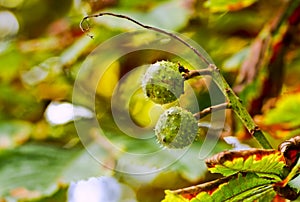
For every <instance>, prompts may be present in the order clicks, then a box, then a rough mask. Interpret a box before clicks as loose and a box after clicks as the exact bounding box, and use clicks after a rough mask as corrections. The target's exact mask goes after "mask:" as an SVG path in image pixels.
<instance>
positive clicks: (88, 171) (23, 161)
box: [0, 144, 103, 200]
mask: <svg viewBox="0 0 300 202" xmlns="http://www.w3.org/2000/svg"><path fill="white" fill-rule="evenodd" d="M101 172H102V170H101V169H100V167H99V165H98V164H97V163H96V162H95V161H94V159H93V158H92V157H91V156H89V155H88V154H87V152H86V151H85V150H82V149H80V148H74V149H62V148H59V147H54V146H50V145H42V144H40V145H37V144H27V145H23V146H21V147H18V148H15V149H14V150H5V151H1V152H0V200H1V199H13V200H16V199H20V200H28V199H39V198H43V197H46V196H50V195H52V194H54V193H55V192H57V190H58V189H59V188H60V186H61V185H64V184H65V185H66V184H67V183H69V182H70V181H73V180H78V179H83V178H87V177H90V176H97V175H98V176H99V175H102V173H103V172H102V173H101ZM22 193H23V194H22ZM24 193H26V194H24Z"/></svg>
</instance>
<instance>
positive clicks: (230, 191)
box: [163, 173, 275, 202]
mask: <svg viewBox="0 0 300 202" xmlns="http://www.w3.org/2000/svg"><path fill="white" fill-rule="evenodd" d="M273 182H274V180H272V179H270V178H263V177H260V176H258V175H256V174H255V173H239V174H236V175H232V176H230V177H225V178H221V179H218V180H215V181H212V182H208V183H204V184H200V185H197V186H192V187H188V188H184V189H179V190H175V191H166V198H165V199H164V200H163V202H174V201H175V202H176V201H178V202H181V201H182V202H183V201H190V202H198V201H207V202H209V201H254V200H258V201H272V199H273V198H274V196H275V191H274V190H273V186H272V183H273ZM175 198H176V200H174V199H175ZM171 199H172V200H171ZM177 199H180V200H177Z"/></svg>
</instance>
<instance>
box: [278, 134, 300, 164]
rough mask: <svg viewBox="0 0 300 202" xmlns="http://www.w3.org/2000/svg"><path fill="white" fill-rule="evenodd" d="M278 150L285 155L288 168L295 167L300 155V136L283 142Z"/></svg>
mask: <svg viewBox="0 0 300 202" xmlns="http://www.w3.org/2000/svg"><path fill="white" fill-rule="evenodd" d="M278 150H279V151H281V153H282V154H283V156H284V158H285V161H286V164H287V166H288V167H293V166H294V165H295V164H296V162H297V160H298V158H299V155H300V136H296V137H293V138H291V139H289V140H286V141H284V142H282V143H281V144H280V145H279V147H278Z"/></svg>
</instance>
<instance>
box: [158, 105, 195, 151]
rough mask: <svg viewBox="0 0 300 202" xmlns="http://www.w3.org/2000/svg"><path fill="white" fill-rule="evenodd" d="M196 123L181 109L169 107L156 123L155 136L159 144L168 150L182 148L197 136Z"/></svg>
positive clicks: (188, 113) (190, 115)
mask: <svg viewBox="0 0 300 202" xmlns="http://www.w3.org/2000/svg"><path fill="white" fill-rule="evenodd" d="M197 132H198V121H197V120H196V119H195V117H194V116H193V114H192V113H191V112H189V111H186V110H184V109H182V108H181V107H171V108H170V109H168V110H166V111H165V112H164V113H163V114H162V115H161V116H160V117H159V120H158V121H157V124H156V126H155V134H156V136H157V140H158V142H159V143H160V144H162V145H163V146H165V147H168V148H174V149H175V148H176V149H177V148H178V149H180V148H184V147H186V146H188V145H190V144H191V143H192V142H193V141H194V139H195V138H196V136H197Z"/></svg>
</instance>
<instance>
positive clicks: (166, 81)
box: [142, 61, 184, 104]
mask: <svg viewBox="0 0 300 202" xmlns="http://www.w3.org/2000/svg"><path fill="white" fill-rule="evenodd" d="M142 88H143V91H144V93H145V95H146V96H147V97H149V98H150V99H151V100H152V101H153V102H155V103H157V104H167V103H171V102H174V101H175V100H177V99H178V98H179V97H180V95H181V94H183V92H184V79H183V78H182V75H181V74H180V72H179V71H178V64H176V63H173V62H169V61H159V62H156V63H154V64H152V65H150V67H149V68H148V69H147V71H146V73H145V75H144V78H143V81H142Z"/></svg>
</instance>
